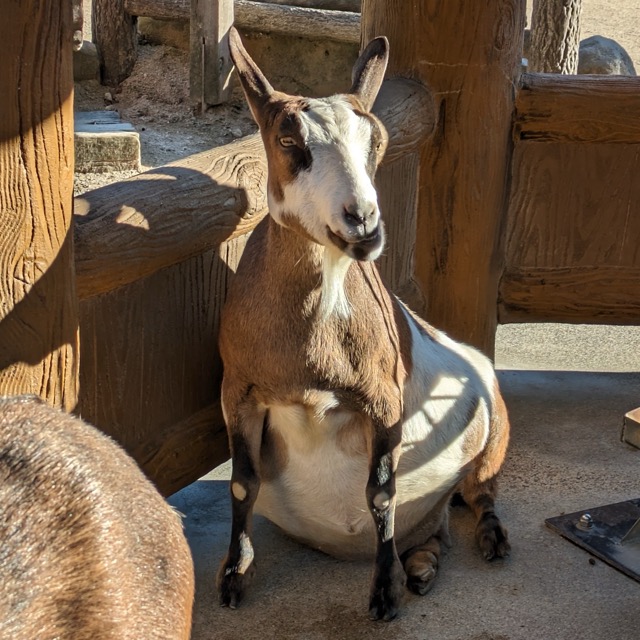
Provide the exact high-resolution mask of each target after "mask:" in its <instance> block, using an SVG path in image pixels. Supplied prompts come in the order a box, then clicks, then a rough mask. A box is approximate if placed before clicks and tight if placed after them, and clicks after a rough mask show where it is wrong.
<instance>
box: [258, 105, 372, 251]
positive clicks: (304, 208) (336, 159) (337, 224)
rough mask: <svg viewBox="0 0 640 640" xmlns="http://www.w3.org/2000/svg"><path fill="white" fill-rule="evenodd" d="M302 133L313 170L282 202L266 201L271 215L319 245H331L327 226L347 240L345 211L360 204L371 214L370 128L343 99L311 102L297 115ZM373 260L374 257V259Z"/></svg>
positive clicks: (298, 178) (294, 184)
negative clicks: (289, 219)
mask: <svg viewBox="0 0 640 640" xmlns="http://www.w3.org/2000/svg"><path fill="white" fill-rule="evenodd" d="M300 119H301V121H302V132H303V136H304V137H305V140H306V144H307V147H308V149H309V151H310V153H311V167H310V168H309V169H308V170H304V171H300V172H299V173H298V175H297V176H296V177H295V178H294V180H293V181H292V182H289V183H287V184H286V185H284V188H283V195H284V197H283V199H282V200H281V201H280V202H276V201H275V199H274V198H270V201H269V210H270V212H271V215H272V216H273V217H274V218H275V219H276V221H278V222H282V214H286V215H287V216H295V218H296V219H297V220H298V221H299V223H300V224H301V225H302V227H303V228H304V229H305V230H306V231H307V232H308V233H309V235H311V237H313V238H314V239H315V240H316V241H317V242H319V243H320V244H323V245H329V244H331V241H330V240H329V237H328V233H327V227H328V228H329V229H331V231H333V232H334V233H337V234H338V235H348V232H349V231H348V228H347V224H346V222H345V220H344V211H345V208H346V207H350V206H353V205H360V206H363V207H367V206H368V207H369V208H371V209H374V210H375V212H376V213H375V216H374V220H373V222H374V224H377V223H378V221H379V212H378V204H377V194H376V191H375V188H374V186H373V183H372V181H371V178H370V177H369V175H368V174H367V161H368V158H369V154H370V152H371V123H370V121H369V120H368V119H367V118H363V117H361V116H358V115H356V114H355V113H354V112H353V109H352V107H351V105H350V103H349V102H348V101H347V100H346V99H345V98H343V97H340V96H333V97H331V98H324V99H318V100H309V109H308V110H306V111H302V112H300ZM376 257H377V256H373V257H372V259H375V258H376Z"/></svg>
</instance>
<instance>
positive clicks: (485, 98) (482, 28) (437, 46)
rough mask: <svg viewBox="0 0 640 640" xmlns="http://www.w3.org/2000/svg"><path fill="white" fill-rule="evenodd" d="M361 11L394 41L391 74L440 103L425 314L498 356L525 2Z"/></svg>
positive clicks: (423, 197) (432, 146)
mask: <svg viewBox="0 0 640 640" xmlns="http://www.w3.org/2000/svg"><path fill="white" fill-rule="evenodd" d="M362 12H363V13H362V34H363V40H368V39H369V38H371V37H373V36H375V35H386V36H387V37H388V38H389V41H390V45H391V59H390V65H389V71H388V75H389V76H391V77H393V76H394V75H400V76H407V77H411V78H415V79H418V80H420V81H421V82H423V83H425V84H426V85H427V86H428V87H429V88H430V89H431V91H432V93H433V96H434V99H435V103H436V104H435V112H436V114H437V122H436V126H435V132H434V134H433V136H431V137H430V138H428V139H427V140H426V143H425V145H424V147H423V151H422V154H421V158H420V167H419V185H420V186H419V190H418V203H417V238H416V248H415V259H416V275H417V279H418V281H419V283H420V285H421V287H422V290H423V293H424V296H425V297H426V299H427V314H426V316H427V318H428V319H429V321H430V322H432V323H433V324H434V325H436V326H438V327H441V328H442V329H444V330H446V331H447V332H448V333H449V334H451V335H452V336H453V337H455V338H457V339H460V340H464V341H466V342H468V343H470V344H473V345H475V346H476V347H479V348H480V349H482V350H483V351H484V352H485V353H487V354H488V355H490V356H492V355H493V350H494V340H495V330H496V326H497V291H498V282H499V278H500V274H501V269H502V261H503V257H502V239H501V227H502V220H503V213H504V211H505V202H506V191H507V177H508V169H509V163H510V155H511V121H512V115H513V109H514V95H515V86H516V81H517V78H518V74H519V66H520V58H521V54H522V40H523V34H524V23H525V2H524V0H488V1H487V2H468V1H466V0H412V1H407V0H363V5H362ZM387 197H388V196H387ZM404 197H405V196H404V194H402V193H400V190H397V193H396V197H394V198H393V199H394V200H397V202H398V203H400V202H402V198H404Z"/></svg>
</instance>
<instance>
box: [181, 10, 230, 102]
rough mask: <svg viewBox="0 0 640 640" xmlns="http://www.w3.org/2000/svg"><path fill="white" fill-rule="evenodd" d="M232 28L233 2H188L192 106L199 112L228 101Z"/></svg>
mask: <svg viewBox="0 0 640 640" xmlns="http://www.w3.org/2000/svg"><path fill="white" fill-rule="evenodd" d="M232 24H233V0H191V27H190V28H191V55H190V74H189V78H190V85H191V87H190V91H191V102H192V103H193V104H194V105H195V106H196V107H199V108H200V109H201V110H202V111H205V110H206V108H207V107H208V106H212V105H216V104H221V103H223V102H226V101H227V99H228V97H229V92H230V90H231V87H230V82H229V81H230V78H231V69H232V67H233V63H232V62H231V56H230V54H229V29H230V28H231V25H232Z"/></svg>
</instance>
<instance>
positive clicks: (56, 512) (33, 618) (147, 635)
mask: <svg viewBox="0 0 640 640" xmlns="http://www.w3.org/2000/svg"><path fill="white" fill-rule="evenodd" d="M193 589H194V586H193V564H192V561H191V554H190V551H189V548H188V545H187V542H186V540H185V537H184V534H183V531H182V525H181V523H180V519H179V516H178V514H177V513H176V512H174V511H173V510H172V509H171V507H169V506H168V505H167V503H166V502H165V501H164V500H163V499H162V497H161V496H160V494H159V493H158V492H157V491H156V490H155V488H154V487H153V486H152V485H151V483H150V482H149V481H148V480H147V479H146V478H145V477H144V475H143V474H142V472H141V471H140V469H139V468H138V467H137V466H136V464H135V463H134V462H133V460H131V459H130V458H129V457H128V456H127V455H126V454H125V452H124V451H123V450H122V449H121V448H120V447H119V446H117V445H116V444H115V443H114V442H113V441H112V440H110V439H109V438H107V437H106V436H104V435H103V434H101V433H100V432H99V431H97V430H96V429H94V428H93V427H91V426H89V425H87V424H86V423H84V422H82V421H81V420H79V419H78V418H75V417H73V416H70V415H67V414H64V413H62V412H60V411H57V410H55V409H53V408H51V407H48V406H47V405H45V404H44V403H42V402H41V401H39V400H38V399H36V398H33V397H18V398H0V640H5V639H6V640H54V639H56V640H66V639H69V640H71V639H73V640H85V639H87V640H89V639H90V640H116V639H117V640H128V639H133V638H136V639H137V640H154V639H158V640H160V639H162V640H173V639H176V640H177V639H183V638H188V637H189V635H190V630H191V608H192V602H193Z"/></svg>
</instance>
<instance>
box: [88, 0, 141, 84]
mask: <svg viewBox="0 0 640 640" xmlns="http://www.w3.org/2000/svg"><path fill="white" fill-rule="evenodd" d="M92 8H93V10H92V20H93V27H92V33H93V41H94V42H95V45H96V48H97V50H98V58H99V60H100V77H101V80H102V84H106V85H118V84H120V83H121V82H122V81H123V80H125V79H126V78H128V77H129V75H130V74H131V71H132V70H133V66H134V65H135V63H136V58H137V56H138V29H137V22H138V19H137V18H136V17H135V16H130V15H129V14H128V13H127V11H126V10H125V7H124V0H92Z"/></svg>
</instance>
